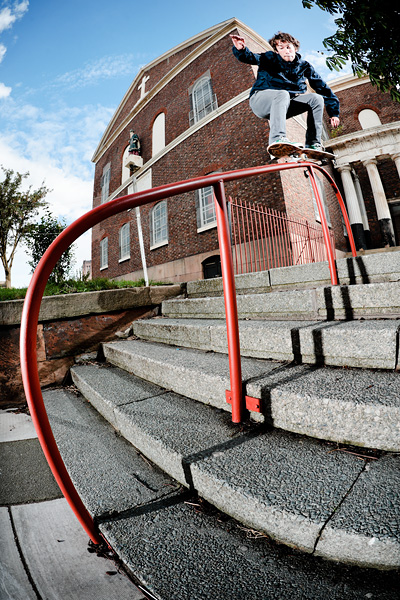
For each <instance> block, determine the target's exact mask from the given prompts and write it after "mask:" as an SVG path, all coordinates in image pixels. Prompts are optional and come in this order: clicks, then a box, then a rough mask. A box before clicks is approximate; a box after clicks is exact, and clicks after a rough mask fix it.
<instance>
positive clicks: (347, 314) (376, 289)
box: [162, 281, 400, 321]
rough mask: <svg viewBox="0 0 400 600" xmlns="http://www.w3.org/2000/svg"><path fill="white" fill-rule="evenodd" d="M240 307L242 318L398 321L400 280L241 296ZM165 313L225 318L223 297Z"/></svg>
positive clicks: (184, 302)
mask: <svg viewBox="0 0 400 600" xmlns="http://www.w3.org/2000/svg"><path fill="white" fill-rule="evenodd" d="M237 306H238V313H239V318H241V319H293V320H295V319H305V320H315V319H319V320H328V321H334V320H345V321H350V320H353V319H361V318H376V317H380V318H382V317H383V318H392V319H397V318H400V281H396V282H390V283H388V282H383V283H372V284H370V285H362V284H360V285H358V284H355V285H348V286H342V285H341V286H334V287H333V286H329V287H318V288H315V289H299V290H295V289H287V290H281V291H277V292H269V293H258V294H239V295H238V296H237ZM162 310H163V314H164V315H166V316H168V317H171V318H183V319H184V318H192V317H196V318H199V319H204V318H208V319H222V318H224V317H225V307H224V301H223V298H222V297H219V298H216V297H208V298H186V299H181V300H167V301H166V302H163V305H162Z"/></svg>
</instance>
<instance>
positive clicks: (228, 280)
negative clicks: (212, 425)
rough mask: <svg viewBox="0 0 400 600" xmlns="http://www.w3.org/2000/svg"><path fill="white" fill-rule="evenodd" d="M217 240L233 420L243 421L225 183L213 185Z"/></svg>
mask: <svg viewBox="0 0 400 600" xmlns="http://www.w3.org/2000/svg"><path fill="white" fill-rule="evenodd" d="M214 193H215V211H216V216H217V228H218V241H219V248H220V253H221V270H222V284H223V288H224V300H225V316H226V331H227V337H228V357H229V374H230V381H231V396H232V422H233V423H240V422H241V420H242V405H243V402H242V396H243V392H242V366H241V359H240V343H239V320H238V311H237V302H236V290H235V275H234V272H233V262H232V248H231V241H230V235H229V223H228V211H227V204H226V198H225V188H224V182H223V181H218V183H216V184H215V185H214Z"/></svg>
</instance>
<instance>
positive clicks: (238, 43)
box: [230, 35, 246, 50]
mask: <svg viewBox="0 0 400 600" xmlns="http://www.w3.org/2000/svg"><path fill="white" fill-rule="evenodd" d="M230 37H231V38H232V42H233V45H234V46H235V48H236V49H237V50H244V48H246V44H245V41H244V38H242V37H239V36H238V35H230Z"/></svg>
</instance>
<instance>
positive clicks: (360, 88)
mask: <svg viewBox="0 0 400 600" xmlns="http://www.w3.org/2000/svg"><path fill="white" fill-rule="evenodd" d="M336 95H337V97H338V98H339V100H340V120H341V125H342V126H343V129H342V135H346V134H349V133H354V132H355V131H360V130H361V125H360V122H359V120H358V115H359V113H360V112H361V111H362V110H363V109H365V108H369V109H372V110H374V111H375V112H376V113H377V114H378V116H379V118H380V120H381V123H382V124H383V125H384V124H386V123H393V121H398V120H399V119H400V103H398V102H393V100H392V99H391V97H390V94H383V93H382V92H379V91H378V90H377V89H376V87H374V86H373V85H372V84H371V83H370V82H368V81H367V82H366V83H363V84H360V85H356V86H354V87H351V88H348V89H347V90H342V91H340V92H337V94H336Z"/></svg>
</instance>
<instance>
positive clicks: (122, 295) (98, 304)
mask: <svg viewBox="0 0 400 600" xmlns="http://www.w3.org/2000/svg"><path fill="white" fill-rule="evenodd" d="M184 289H185V287H184V285H180V284H177V285H167V286H153V287H138V288H123V289H116V290H103V291H99V292H83V293H79V294H62V295H60V296H45V297H44V298H43V299H42V304H41V307H40V313H39V322H44V321H53V320H57V319H65V318H70V317H77V316H82V315H89V314H99V313H103V312H110V311H117V310H126V309H129V308H136V307H138V306H151V305H154V304H161V302H162V301H163V300H166V299H167V298H171V297H174V296H178V295H180V294H182V293H183V291H184ZM23 305H24V300H11V301H9V302H0V325H5V326H9V325H19V324H20V323H21V314H22V307H23Z"/></svg>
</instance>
